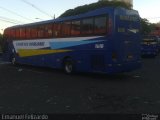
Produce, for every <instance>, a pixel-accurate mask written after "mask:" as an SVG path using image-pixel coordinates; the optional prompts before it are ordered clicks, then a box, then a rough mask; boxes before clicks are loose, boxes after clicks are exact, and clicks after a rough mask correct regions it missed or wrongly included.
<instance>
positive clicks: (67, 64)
mask: <svg viewBox="0 0 160 120" xmlns="http://www.w3.org/2000/svg"><path fill="white" fill-rule="evenodd" d="M63 69H64V72H65V73H66V74H72V73H73V71H74V65H73V60H72V59H69V58H68V59H65V60H64V68H63Z"/></svg>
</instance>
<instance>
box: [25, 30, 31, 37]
mask: <svg viewBox="0 0 160 120" xmlns="http://www.w3.org/2000/svg"><path fill="white" fill-rule="evenodd" d="M30 33H31V29H30V28H26V39H30V38H31V34H30Z"/></svg>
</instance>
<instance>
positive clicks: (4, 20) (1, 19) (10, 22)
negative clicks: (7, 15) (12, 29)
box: [0, 18, 17, 24]
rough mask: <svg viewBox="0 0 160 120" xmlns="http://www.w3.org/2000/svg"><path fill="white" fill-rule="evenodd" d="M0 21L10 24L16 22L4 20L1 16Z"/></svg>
mask: <svg viewBox="0 0 160 120" xmlns="http://www.w3.org/2000/svg"><path fill="white" fill-rule="evenodd" d="M0 21H3V22H7V23H12V24H17V23H15V22H13V21H9V20H5V19H1V18H0Z"/></svg>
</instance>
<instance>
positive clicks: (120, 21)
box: [112, 8, 141, 72]
mask: <svg viewBox="0 0 160 120" xmlns="http://www.w3.org/2000/svg"><path fill="white" fill-rule="evenodd" d="M113 27H114V28H115V29H114V31H113V37H114V39H113V49H112V60H113V62H114V64H115V66H116V69H117V71H122V72H123V71H124V72H128V71H132V70H135V69H138V68H140V66H141V52H140V51H141V46H140V42H141V35H140V17H139V14H138V12H137V11H135V10H127V9H124V8H117V9H115V11H114V26H113Z"/></svg>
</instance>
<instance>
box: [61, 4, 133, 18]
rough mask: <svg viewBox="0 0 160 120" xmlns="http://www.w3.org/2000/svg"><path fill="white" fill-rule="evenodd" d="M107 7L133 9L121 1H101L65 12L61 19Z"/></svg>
mask: <svg viewBox="0 0 160 120" xmlns="http://www.w3.org/2000/svg"><path fill="white" fill-rule="evenodd" d="M107 6H110V7H111V6H114V7H124V8H127V9H130V8H131V5H129V4H126V3H124V2H120V1H99V2H96V3H92V4H89V5H83V6H79V7H76V8H74V9H69V10H67V11H66V12H64V13H63V14H62V15H60V16H59V18H61V17H67V16H72V15H78V14H82V13H85V12H88V11H91V10H95V9H98V8H102V7H107Z"/></svg>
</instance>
